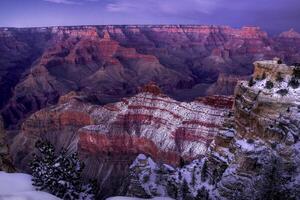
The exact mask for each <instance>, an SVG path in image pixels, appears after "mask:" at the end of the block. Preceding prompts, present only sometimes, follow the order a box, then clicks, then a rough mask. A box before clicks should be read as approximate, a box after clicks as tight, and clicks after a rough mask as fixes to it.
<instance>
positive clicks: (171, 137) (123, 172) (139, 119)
mask: <svg viewBox="0 0 300 200" xmlns="http://www.w3.org/2000/svg"><path fill="white" fill-rule="evenodd" d="M217 102H223V104H221V103H220V105H218V106H215V105H216V104H217ZM224 102H225V103H224ZM230 104H231V105H232V99H231V98H229V97H225V96H216V97H211V98H210V99H209V100H207V101H205V100H204V99H202V101H200V100H196V101H194V102H191V103H185V102H178V101H176V100H173V99H171V98H169V97H167V96H166V95H164V94H163V93H162V92H161V91H160V89H159V88H158V86H156V85H155V84H154V83H150V84H148V85H146V86H145V87H143V88H141V93H139V94H137V95H135V96H133V97H130V98H124V99H123V100H122V101H120V102H117V103H112V104H107V105H104V106H100V105H97V104H93V103H92V102H91V101H90V99H89V98H88V97H86V96H82V95H80V93H76V92H71V93H69V94H67V95H65V96H63V97H61V98H60V99H59V104H58V105H56V106H50V107H48V108H46V109H42V110H41V111H39V112H37V113H35V114H33V115H32V116H31V117H30V118H28V119H27V120H26V121H25V122H24V124H23V126H22V131H21V133H20V134H19V135H18V136H16V138H15V139H14V143H13V145H12V152H11V153H12V155H13V159H14V163H15V165H16V166H17V167H19V168H22V169H26V168H27V166H28V165H27V163H28V161H29V160H30V159H31V156H32V152H34V151H35V150H34V144H35V142H36V141H37V140H38V139H48V140H50V141H51V142H52V143H53V144H54V145H55V146H56V148H57V149H60V148H62V147H64V148H67V149H68V150H69V151H72V152H74V151H76V152H78V153H79V156H80V158H81V159H82V160H83V161H84V162H85V164H86V168H85V171H84V174H85V178H87V179H89V178H97V179H98V181H99V188H100V196H101V198H103V197H105V196H109V195H112V194H114V195H116V194H125V193H126V192H127V184H128V175H129V166H130V164H131V163H132V162H133V160H134V159H135V158H136V156H137V155H138V154H140V153H143V154H145V155H148V156H151V157H152V158H153V159H155V160H156V161H161V162H166V163H169V164H170V165H173V166H177V165H179V164H180V163H181V162H183V161H188V160H192V159H194V158H196V157H198V156H199V155H204V154H205V152H206V151H207V149H208V147H209V146H210V143H211V142H212V140H213V138H214V136H215V135H216V133H218V132H219V130H220V128H221V127H220V126H221V125H222V123H223V121H224V117H225V116H226V114H227V113H228V111H229V110H230V107H229V106H230Z"/></svg>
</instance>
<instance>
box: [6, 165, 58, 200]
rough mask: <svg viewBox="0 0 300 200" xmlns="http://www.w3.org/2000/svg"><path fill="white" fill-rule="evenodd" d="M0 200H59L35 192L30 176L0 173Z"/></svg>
mask: <svg viewBox="0 0 300 200" xmlns="http://www.w3.org/2000/svg"><path fill="white" fill-rule="evenodd" d="M0 200H61V199H60V198H57V197H56V196H53V195H51V194H49V193H46V192H41V191H36V190H35V188H34V187H33V186H32V182H31V176H30V175H28V174H21V173H6V172H2V171H0Z"/></svg>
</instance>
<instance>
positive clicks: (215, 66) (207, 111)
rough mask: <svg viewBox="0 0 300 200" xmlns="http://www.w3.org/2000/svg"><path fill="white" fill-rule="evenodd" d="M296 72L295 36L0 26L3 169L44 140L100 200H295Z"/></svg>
mask: <svg viewBox="0 0 300 200" xmlns="http://www.w3.org/2000/svg"><path fill="white" fill-rule="evenodd" d="M274 57H277V58H275V59H273V58H274ZM271 59H273V60H271ZM253 62H254V65H253ZM299 63H300V34H299V33H297V32H296V31H294V30H293V29H291V30H289V31H286V32H283V33H281V34H279V35H278V36H270V35H268V34H267V33H266V32H264V31H262V30H261V29H260V28H258V27H243V28H240V29H235V28H231V27H228V26H204V25H203V26H201V25H139V26H134V25H124V26H117V25H116V26H109V25H107V26H69V27H44V28H0V67H1V70H0V93H1V96H0V114H1V116H0V170H4V171H15V170H17V171H22V172H27V173H30V169H29V165H28V163H29V162H30V160H32V155H33V153H36V149H35V143H36V142H37V141H39V140H48V141H50V142H51V143H52V144H53V145H54V146H55V148H56V150H57V151H59V150H60V149H62V148H64V149H66V150H67V151H68V152H69V153H78V156H79V158H80V160H81V161H82V162H84V163H85V168H84V171H83V177H84V181H89V180H90V179H96V180H97V186H98V187H97V188H98V189H99V191H98V194H97V198H98V199H105V198H107V197H111V196H114V195H126V196H132V197H141V198H152V197H156V196H161V197H171V198H174V199H178V200H182V199H191V200H193V199H201V200H202V199H220V200H221V199H249V200H251V199H253V196H255V197H256V199H282V198H285V199H298V197H299V196H300V191H299V188H300V182H299V180H300V179H299V174H300V169H299V166H300V158H299V152H300V145H299V133H300V131H299V130H300V122H299V119H300V118H299V117H300V116H299V107H300V105H299V104H300V102H299V96H300V89H299V85H300V83H299V81H300V75H299V74H300V69H299ZM253 66H254V67H253ZM7 144H9V146H8V145H7Z"/></svg>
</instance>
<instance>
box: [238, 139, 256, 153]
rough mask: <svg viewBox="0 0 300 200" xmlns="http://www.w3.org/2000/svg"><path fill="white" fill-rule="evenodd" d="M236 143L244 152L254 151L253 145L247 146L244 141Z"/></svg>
mask: <svg viewBox="0 0 300 200" xmlns="http://www.w3.org/2000/svg"><path fill="white" fill-rule="evenodd" d="M236 143H237V144H238V145H239V146H240V147H241V148H242V149H244V150H246V151H253V150H254V144H249V143H248V142H247V141H246V140H237V141H236Z"/></svg>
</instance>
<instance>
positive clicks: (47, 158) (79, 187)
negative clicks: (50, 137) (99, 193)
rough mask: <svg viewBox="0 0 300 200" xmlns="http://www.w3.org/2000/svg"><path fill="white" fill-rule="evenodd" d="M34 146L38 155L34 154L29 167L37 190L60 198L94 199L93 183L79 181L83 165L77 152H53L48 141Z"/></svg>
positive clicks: (53, 149)
mask: <svg viewBox="0 0 300 200" xmlns="http://www.w3.org/2000/svg"><path fill="white" fill-rule="evenodd" d="M35 147H36V148H37V150H38V153H39V155H37V154H35V155H34V159H33V160H32V161H31V163H30V168H31V170H32V176H33V178H32V182H33V185H34V186H35V187H36V188H37V189H38V190H43V191H47V192H49V193H51V194H53V195H55V196H57V197H59V198H62V199H81V200H90V199H94V191H95V184H84V183H83V182H82V181H81V172H82V170H83V168H84V165H83V163H81V162H80V161H79V159H78V156H77V154H75V153H74V154H71V155H67V151H65V150H61V151H60V152H59V153H58V154H55V148H54V146H53V145H52V144H51V143H50V142H48V141H38V142H37V143H36V144H35Z"/></svg>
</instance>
